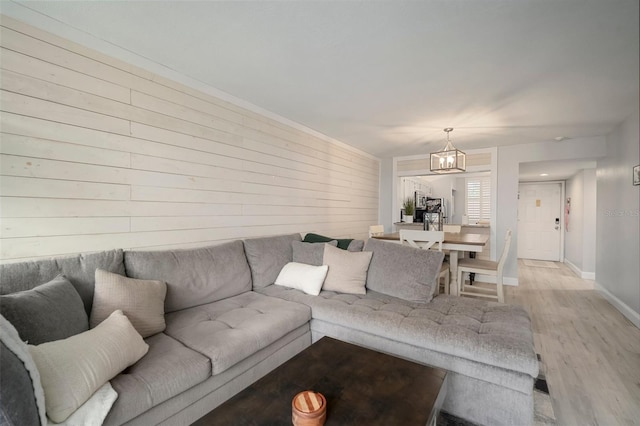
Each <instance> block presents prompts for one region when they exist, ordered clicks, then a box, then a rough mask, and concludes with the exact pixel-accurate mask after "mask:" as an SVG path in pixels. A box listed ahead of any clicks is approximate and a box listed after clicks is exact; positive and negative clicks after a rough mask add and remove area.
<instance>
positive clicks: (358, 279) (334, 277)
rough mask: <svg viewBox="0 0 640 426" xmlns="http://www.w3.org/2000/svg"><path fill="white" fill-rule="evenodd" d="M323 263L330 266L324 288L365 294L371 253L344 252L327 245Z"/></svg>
mask: <svg viewBox="0 0 640 426" xmlns="http://www.w3.org/2000/svg"><path fill="white" fill-rule="evenodd" d="M323 262H324V263H325V264H326V265H328V266H329V272H328V273H327V278H326V279H325V281H324V285H323V286H322V288H323V289H324V290H327V291H337V292H340V293H352V294H365V293H366V292H367V291H366V289H365V283H366V281H367V270H368V269H369V262H371V252H346V253H345V252H344V251H343V250H340V249H339V248H337V247H331V246H329V245H326V244H325V248H324V259H323Z"/></svg>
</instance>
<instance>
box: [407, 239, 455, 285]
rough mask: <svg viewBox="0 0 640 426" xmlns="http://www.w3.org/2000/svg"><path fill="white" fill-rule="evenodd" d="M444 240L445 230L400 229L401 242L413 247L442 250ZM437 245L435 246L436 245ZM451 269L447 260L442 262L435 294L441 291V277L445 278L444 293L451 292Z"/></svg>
mask: <svg viewBox="0 0 640 426" xmlns="http://www.w3.org/2000/svg"><path fill="white" fill-rule="evenodd" d="M443 241H444V231H418V230H413V229H401V230H400V244H404V243H405V242H406V243H407V244H408V245H410V246H411V247H415V248H419V249H423V250H429V249H431V248H434V249H436V250H438V251H442V242H443ZM434 246H435V247H434ZM449 275H450V269H449V264H448V263H447V262H442V266H441V267H440V273H439V274H438V285H437V286H435V288H434V289H433V293H434V294H438V292H439V291H440V279H441V278H444V289H443V290H444V293H445V294H449V280H450V276H449Z"/></svg>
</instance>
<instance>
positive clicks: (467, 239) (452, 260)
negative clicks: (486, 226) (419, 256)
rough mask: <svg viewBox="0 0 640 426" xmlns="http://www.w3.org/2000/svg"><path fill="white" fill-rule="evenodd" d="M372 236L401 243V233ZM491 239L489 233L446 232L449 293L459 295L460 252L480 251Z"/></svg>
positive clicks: (443, 243)
mask: <svg viewBox="0 0 640 426" xmlns="http://www.w3.org/2000/svg"><path fill="white" fill-rule="evenodd" d="M371 238H376V239H378V240H386V241H390V242H395V243H398V244H399V243H400V233H399V232H391V233H385V234H378V235H372V236H371ZM487 241H489V235H487V234H473V233H458V232H445V233H444V240H443V241H442V249H443V250H448V251H449V270H450V272H451V280H450V283H449V289H450V290H449V293H450V294H452V295H454V296H457V295H458V253H460V252H461V253H463V254H464V253H470V252H473V253H480V252H482V249H483V248H484V246H485V245H486V244H487Z"/></svg>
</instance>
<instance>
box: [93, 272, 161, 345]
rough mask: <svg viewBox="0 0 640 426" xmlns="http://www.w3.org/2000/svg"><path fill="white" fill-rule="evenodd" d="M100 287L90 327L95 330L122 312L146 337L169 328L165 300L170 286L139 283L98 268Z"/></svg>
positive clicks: (97, 275)
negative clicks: (115, 313) (116, 312)
mask: <svg viewBox="0 0 640 426" xmlns="http://www.w3.org/2000/svg"><path fill="white" fill-rule="evenodd" d="M95 277H96V285H95V291H94V293H93V307H92V308H91V318H90V320H89V324H90V326H91V328H94V327H95V326H97V325H98V324H100V323H101V322H102V321H104V319H105V318H107V317H108V316H109V315H111V313H112V312H113V311H115V310H117V309H120V310H121V311H122V313H124V314H125V315H126V316H127V318H129V321H131V324H132V325H133V327H134V328H135V329H136V330H137V331H138V333H140V335H141V336H142V337H149V336H153V335H154V334H156V333H160V332H161V331H163V330H164V329H165V327H166V325H165V322H164V299H165V297H166V295H167V284H165V283H164V282H162V281H155V280H137V279H134V278H128V277H123V276H122V275H119V274H114V273H112V272H107V271H103V270H102V269H96V275H95Z"/></svg>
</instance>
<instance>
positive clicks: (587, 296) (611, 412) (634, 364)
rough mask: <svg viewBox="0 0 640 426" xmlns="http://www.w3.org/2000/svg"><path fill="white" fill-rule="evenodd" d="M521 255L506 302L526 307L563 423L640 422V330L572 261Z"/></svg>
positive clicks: (620, 423)
mask: <svg viewBox="0 0 640 426" xmlns="http://www.w3.org/2000/svg"><path fill="white" fill-rule="evenodd" d="M556 265H558V267H559V268H558V269H551V268H541V267H529V266H526V265H525V264H524V263H523V262H522V260H519V261H518V269H519V274H518V275H519V277H518V278H519V286H518V287H512V286H505V299H506V300H505V301H506V303H515V304H520V305H523V306H525V307H526V308H527V309H528V311H529V312H530V314H531V318H532V321H533V330H534V339H535V346H536V350H537V352H538V353H539V354H540V355H541V356H542V360H543V363H544V365H545V370H546V376H547V383H548V385H549V391H550V395H551V401H552V404H553V409H554V412H555V415H556V419H557V422H558V425H634V424H635V425H640V330H639V329H638V328H636V327H635V326H634V325H633V324H632V323H631V322H630V321H628V320H627V319H626V318H625V317H624V316H623V315H622V314H621V313H620V312H619V311H618V310H616V309H615V308H614V307H613V306H612V305H611V304H610V303H609V302H607V301H606V300H605V299H604V298H603V297H602V296H600V294H599V293H598V292H597V291H596V290H593V281H587V280H583V279H580V278H578V277H577V276H576V275H575V274H574V273H573V272H572V271H571V270H570V269H569V268H568V267H567V266H565V265H564V264H562V263H556Z"/></svg>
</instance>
